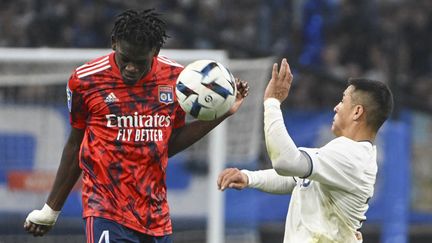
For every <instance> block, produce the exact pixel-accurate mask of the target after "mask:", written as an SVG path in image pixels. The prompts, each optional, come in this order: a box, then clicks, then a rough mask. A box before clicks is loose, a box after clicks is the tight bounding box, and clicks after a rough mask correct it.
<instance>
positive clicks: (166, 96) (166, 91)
mask: <svg viewBox="0 0 432 243" xmlns="http://www.w3.org/2000/svg"><path fill="white" fill-rule="evenodd" d="M158 94H159V102H161V103H164V104H171V103H173V102H174V98H173V97H174V93H173V87H171V86H168V85H159V86H158Z"/></svg>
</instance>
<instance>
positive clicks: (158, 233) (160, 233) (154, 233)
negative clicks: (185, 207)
mask: <svg viewBox="0 0 432 243" xmlns="http://www.w3.org/2000/svg"><path fill="white" fill-rule="evenodd" d="M87 217H98V218H104V219H108V220H112V221H115V222H116V223H118V224H120V225H123V226H125V227H127V228H130V229H132V230H135V231H138V232H140V233H144V234H147V235H151V236H167V235H172V226H171V225H170V226H169V230H167V231H166V230H163V231H154V230H150V229H147V228H145V227H144V226H142V228H141V227H136V226H134V225H133V224H128V223H127V222H126V224H125V223H122V222H120V221H122V220H123V221H124V220H125V219H119V218H116V217H113V216H110V215H100V214H95V213H92V214H83V219H85V218H87Z"/></svg>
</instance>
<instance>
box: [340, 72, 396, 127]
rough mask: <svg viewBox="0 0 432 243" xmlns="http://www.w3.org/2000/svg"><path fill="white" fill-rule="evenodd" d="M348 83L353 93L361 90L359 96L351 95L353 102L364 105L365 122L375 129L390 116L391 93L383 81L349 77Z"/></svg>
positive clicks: (391, 107) (391, 105)
mask: <svg viewBox="0 0 432 243" xmlns="http://www.w3.org/2000/svg"><path fill="white" fill-rule="evenodd" d="M348 85H352V86H354V91H353V94H355V93H357V92H359V91H360V92H361V93H362V94H360V97H357V96H356V95H354V96H355V97H353V101H354V103H356V102H357V103H358V104H361V105H363V106H364V109H365V110H366V122H367V124H368V125H369V126H371V127H372V128H373V129H375V131H378V129H379V128H380V127H381V126H382V125H383V124H384V122H385V121H386V120H387V119H388V118H389V117H390V115H391V113H392V110H393V94H392V92H391V90H390V88H389V87H388V86H387V85H386V84H385V83H383V82H380V81H376V80H371V79H366V78H350V79H348Z"/></svg>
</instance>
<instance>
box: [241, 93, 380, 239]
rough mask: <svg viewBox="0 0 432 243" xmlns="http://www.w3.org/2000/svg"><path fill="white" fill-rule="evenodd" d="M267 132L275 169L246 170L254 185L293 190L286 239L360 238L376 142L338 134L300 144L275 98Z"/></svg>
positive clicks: (267, 111) (267, 109) (269, 105)
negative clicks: (319, 143)
mask: <svg viewBox="0 0 432 243" xmlns="http://www.w3.org/2000/svg"><path fill="white" fill-rule="evenodd" d="M264 135H265V139H266V146H267V152H268V154H269V157H270V159H271V161H272V165H273V168H274V170H266V171H257V172H249V171H246V174H247V175H248V177H249V187H254V188H258V189H260V190H263V191H267V192H271V193H282V192H285V193H292V196H291V200H290V205H289V209H288V216H287V219H286V225H285V238H284V243H299V242H301V243H327V242H328V243H330V242H331V243H353V242H356V243H357V242H361V240H357V237H356V232H357V230H358V229H359V228H360V227H361V224H362V222H363V221H364V220H365V219H366V216H365V213H366V211H367V209H368V207H369V206H368V200H369V198H371V197H372V195H373V191H374V184H375V179H376V174H377V162H376V147H375V146H374V145H373V144H372V143H370V142H368V141H364V142H358V141H353V140H351V139H349V138H346V137H338V138H336V139H333V140H332V141H330V142H329V143H328V144H327V145H325V146H323V147H321V148H313V149H311V148H297V147H296V145H295V143H294V141H293V140H292V139H291V137H290V136H289V134H288V131H287V130H286V127H285V124H284V121H283V115H282V112H281V110H280V102H279V101H278V100H276V99H274V98H270V99H267V100H266V101H265V102H264ZM300 151H303V153H306V154H307V155H308V156H309V157H310V160H307V159H306V158H305V156H307V155H305V154H302V152H300ZM276 171H277V172H278V173H279V174H280V175H279V174H278V173H276ZM293 176H294V177H293ZM295 176H298V177H295ZM299 177H306V179H301V178H299Z"/></svg>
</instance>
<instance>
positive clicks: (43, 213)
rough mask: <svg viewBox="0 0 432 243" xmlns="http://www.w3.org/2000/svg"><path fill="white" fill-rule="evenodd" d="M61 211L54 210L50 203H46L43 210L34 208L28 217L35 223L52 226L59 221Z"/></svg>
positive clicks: (27, 219)
mask: <svg viewBox="0 0 432 243" xmlns="http://www.w3.org/2000/svg"><path fill="white" fill-rule="evenodd" d="M59 214H60V211H55V210H53V209H52V208H51V207H50V206H48V204H45V205H44V206H43V208H42V209H41V210H33V211H32V212H31V213H29V215H28V216H27V218H26V221H30V222H32V223H35V224H40V225H47V226H52V225H54V224H55V222H56V221H57V218H58V216H59Z"/></svg>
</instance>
